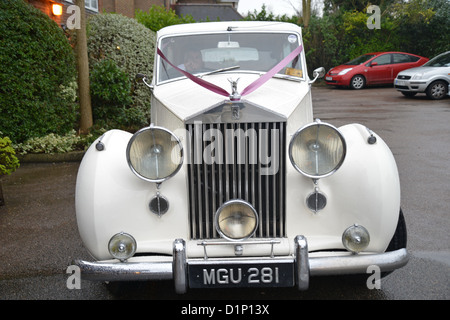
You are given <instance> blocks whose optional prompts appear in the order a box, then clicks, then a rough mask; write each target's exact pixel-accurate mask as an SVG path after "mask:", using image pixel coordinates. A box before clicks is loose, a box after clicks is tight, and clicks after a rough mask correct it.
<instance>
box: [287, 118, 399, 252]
mask: <svg viewBox="0 0 450 320" xmlns="http://www.w3.org/2000/svg"><path fill="white" fill-rule="evenodd" d="M339 130H340V131H341V133H342V134H343V136H344V138H345V140H346V143H347V155H346V158H345V161H344V163H343V164H342V166H341V168H340V169H339V170H338V171H337V172H336V173H334V174H333V175H331V176H329V177H325V178H322V179H320V180H318V181H317V184H316V185H314V183H313V181H312V180H311V179H309V178H306V177H304V176H302V175H300V174H299V173H297V172H295V171H294V170H293V169H292V168H289V167H292V166H288V169H289V170H288V171H290V172H288V187H287V189H288V195H287V198H286V201H287V204H288V221H289V224H288V234H289V236H293V235H294V234H303V235H305V236H306V237H307V238H308V242H309V249H310V250H311V251H314V250H327V249H343V245H342V241H341V237H342V233H343V232H344V230H345V229H346V228H348V227H349V226H351V225H353V224H355V223H356V224H359V225H362V226H364V227H365V228H366V229H368V231H369V233H370V238H371V241H370V245H369V247H368V248H367V251H373V252H384V251H385V250H386V248H387V246H388V245H389V242H390V240H391V239H392V236H393V235H394V232H395V228H396V226H397V221H398V215H399V211H400V181H399V175H398V170H397V165H396V162H395V159H394V156H393V154H392V152H391V151H390V149H389V147H388V146H387V145H386V143H385V142H384V141H383V140H382V139H381V138H380V137H379V136H378V135H376V134H375V133H372V132H370V131H369V130H368V129H367V128H366V127H365V126H362V125H360V124H349V125H345V126H343V127H340V128H339ZM371 134H373V137H375V138H376V142H375V143H374V144H369V143H368V138H369V137H370V136H371ZM315 187H318V188H319V190H320V192H322V193H323V194H325V195H326V197H327V206H326V207H325V208H324V209H323V210H321V211H319V212H318V213H313V212H312V211H311V210H309V209H308V208H307V206H306V197H307V196H308V195H309V194H310V193H311V192H312V191H313V190H314V188H315Z"/></svg>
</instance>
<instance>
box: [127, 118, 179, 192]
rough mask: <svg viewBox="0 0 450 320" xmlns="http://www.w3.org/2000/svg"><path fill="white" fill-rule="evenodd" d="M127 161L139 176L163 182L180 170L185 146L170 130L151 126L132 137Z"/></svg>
mask: <svg viewBox="0 0 450 320" xmlns="http://www.w3.org/2000/svg"><path fill="white" fill-rule="evenodd" d="M127 161H128V164H129V166H130V168H131V170H132V171H133V172H134V173H135V174H136V175H137V176H138V177H140V178H142V179H144V180H147V181H151V182H157V183H159V182H163V181H164V180H166V179H168V178H169V177H171V176H173V175H174V174H175V173H177V172H178V170H180V168H181V165H182V163H183V146H182V144H181V142H180V140H179V139H178V138H177V137H176V136H175V135H174V134H173V133H172V132H170V131H169V130H167V129H164V128H161V127H154V126H151V127H148V128H144V129H141V130H139V131H138V132H136V133H135V134H134V135H133V137H131V139H130V142H128V147H127Z"/></svg>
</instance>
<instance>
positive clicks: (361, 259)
mask: <svg viewBox="0 0 450 320" xmlns="http://www.w3.org/2000/svg"><path fill="white" fill-rule="evenodd" d="M408 260H409V256H408V251H407V250H406V248H403V249H399V250H395V251H390V252H384V253H378V254H353V255H350V256H339V257H316V258H311V259H309V266H310V270H311V276H327V275H343V274H357V273H363V274H364V273H366V272H367V267H368V266H371V265H376V266H378V267H379V268H380V271H381V272H387V271H393V270H395V269H398V268H401V267H403V266H405V265H406V264H407V263H408Z"/></svg>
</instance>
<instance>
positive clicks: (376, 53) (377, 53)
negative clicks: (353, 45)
mask: <svg viewBox="0 0 450 320" xmlns="http://www.w3.org/2000/svg"><path fill="white" fill-rule="evenodd" d="M386 53H401V54H409V55H411V56H416V57H422V56H419V55H417V54H414V53H409V52H402V51H380V52H369V53H364V54H363V56H366V55H371V54H373V55H380V54H386ZM422 58H424V57H422Z"/></svg>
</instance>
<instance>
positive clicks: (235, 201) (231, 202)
mask: <svg viewBox="0 0 450 320" xmlns="http://www.w3.org/2000/svg"><path fill="white" fill-rule="evenodd" d="M236 204H238V205H242V206H245V207H246V208H248V209H250V210H251V213H252V214H253V215H254V219H255V223H254V227H253V228H252V230H251V232H249V233H247V234H246V235H245V236H243V237H240V238H233V237H230V236H229V235H227V234H226V233H225V232H224V231H223V230H222V229H221V228H220V221H219V219H220V214H221V213H222V212H223V210H224V209H225V208H227V207H229V206H231V205H236ZM214 224H215V227H216V230H217V232H218V233H219V235H220V236H221V237H222V238H224V239H226V240H228V241H232V242H240V241H244V240H247V239H248V238H251V237H252V236H253V235H254V234H255V233H256V230H257V229H258V225H259V216H258V213H257V212H256V209H255V208H254V207H253V206H252V205H251V204H250V203H249V202H247V201H244V200H241V199H232V200H228V201H226V202H225V203H223V204H222V205H221V206H220V208H219V209H217V211H216V213H215V215H214Z"/></svg>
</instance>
